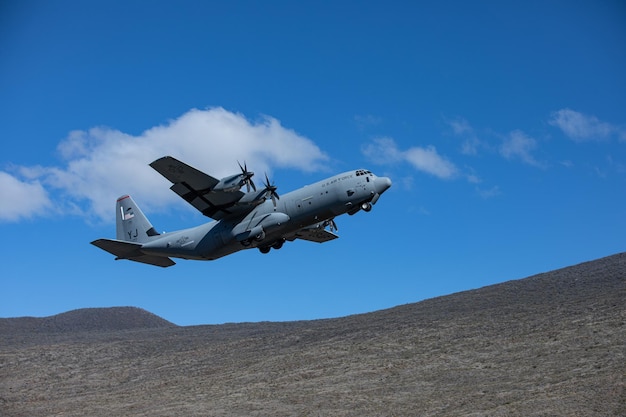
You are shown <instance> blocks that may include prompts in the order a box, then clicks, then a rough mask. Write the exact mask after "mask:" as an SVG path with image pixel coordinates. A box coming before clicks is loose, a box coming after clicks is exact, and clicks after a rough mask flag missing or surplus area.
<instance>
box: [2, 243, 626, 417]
mask: <svg viewBox="0 0 626 417" xmlns="http://www.w3.org/2000/svg"><path fill="white" fill-rule="evenodd" d="M0 415H1V416H51V415H63V416H129V415H133V416H177V415H180V416H270V415H271V416H367V415H370V416H626V254H618V255H614V256H610V257H607V258H603V259H599V260H596V261H592V262H587V263H583V264H580V265H576V266H572V267H569V268H564V269H560V270H557V271H552V272H548V273H544V274H540V275H536V276H533V277H530V278H526V279H523V280H517V281H510V282H506V283H503V284H498V285H494V286H490V287H485V288H482V289H478V290H473V291H467V292H463V293H458V294H453V295H450V296H446V297H440V298H435V299H431V300H426V301H423V302H420V303H416V304H409V305H404V306H399V307H396V308H392V309H389V310H383V311H378V312H373V313H369V314H363V315H355V316H349V317H345V318H338V319H331V320H317V321H302V322H290V323H243V324H226V325H218V326H194V327H177V326H174V325H173V324H171V323H169V322H167V321H165V320H163V319H161V318H159V317H156V316H154V315H152V314H150V313H148V312H146V311H144V310H140V309H135V308H112V309H87V310H77V311H73V312H69V313H64V314H61V315H58V316H53V317H48V318H17V319H0Z"/></svg>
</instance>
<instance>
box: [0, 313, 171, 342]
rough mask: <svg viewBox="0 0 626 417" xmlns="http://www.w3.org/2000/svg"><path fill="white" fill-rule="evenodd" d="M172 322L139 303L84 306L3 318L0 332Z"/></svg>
mask: <svg viewBox="0 0 626 417" xmlns="http://www.w3.org/2000/svg"><path fill="white" fill-rule="evenodd" d="M173 326H175V324H173V323H170V322H169V321H167V320H165V319H162V318H161V317H159V316H157V315H155V314H152V313H150V312H148V311H146V310H143V309H141V308H137V307H111V308H83V309H79V310H72V311H68V312H66V313H61V314H57V315H55V316H50V317H41V318H38V317H18V318H9V319H0V335H2V334H7V335H8V334H13V335H17V334H30V333H55V332H68V333H76V332H84V331H115V330H131V329H152V328H166V327H173Z"/></svg>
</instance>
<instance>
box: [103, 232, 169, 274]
mask: <svg viewBox="0 0 626 417" xmlns="http://www.w3.org/2000/svg"><path fill="white" fill-rule="evenodd" d="M91 244H92V245H94V246H97V247H99V248H100V249H103V250H105V251H107V252H109V253H111V254H113V255H115V256H116V258H115V259H116V260H118V259H128V260H130V261H135V262H141V263H144V264H150V265H156V266H162V267H164V268H165V267H168V266H172V265H176V262H174V261H172V260H171V259H170V258H168V257H166V256H154V255H146V254H144V253H143V252H141V244H139V243H133V242H124V241H121V240H113V239H98V240H94V241H93V242H91Z"/></svg>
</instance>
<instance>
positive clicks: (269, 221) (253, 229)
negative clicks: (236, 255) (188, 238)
mask: <svg viewBox="0 0 626 417" xmlns="http://www.w3.org/2000/svg"><path fill="white" fill-rule="evenodd" d="M289 219H290V218H289V216H288V215H286V214H285V213H269V214H266V215H264V216H261V217H260V218H258V219H252V220H248V219H246V220H244V221H242V222H241V223H239V224H238V225H236V226H235V227H233V231H232V234H233V236H234V237H235V239H237V241H239V242H242V241H244V240H248V239H256V240H263V238H264V237H265V232H266V231H268V230H272V229H273V228H275V227H278V226H280V225H282V224H285V223H287V222H288V221H289ZM259 237H260V239H259Z"/></svg>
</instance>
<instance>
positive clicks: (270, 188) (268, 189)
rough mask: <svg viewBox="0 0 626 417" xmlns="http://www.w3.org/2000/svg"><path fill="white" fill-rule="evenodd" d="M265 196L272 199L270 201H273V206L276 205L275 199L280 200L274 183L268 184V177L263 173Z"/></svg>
mask: <svg viewBox="0 0 626 417" xmlns="http://www.w3.org/2000/svg"><path fill="white" fill-rule="evenodd" d="M264 185H265V198H267V197H268V196H269V197H270V198H271V199H272V203H274V207H276V200H280V196H279V195H278V193H277V192H276V190H277V189H278V188H277V187H276V186H275V185H274V184H270V179H269V178H267V174H265V184H264Z"/></svg>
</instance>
